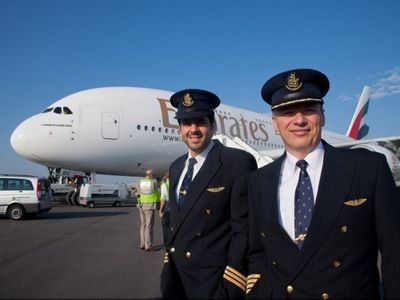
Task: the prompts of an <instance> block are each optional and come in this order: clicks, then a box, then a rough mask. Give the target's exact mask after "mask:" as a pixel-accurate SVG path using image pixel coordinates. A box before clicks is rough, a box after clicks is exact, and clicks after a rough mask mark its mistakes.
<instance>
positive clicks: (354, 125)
mask: <svg viewBox="0 0 400 300" xmlns="http://www.w3.org/2000/svg"><path fill="white" fill-rule="evenodd" d="M369 94H370V88H369V87H368V86H364V89H363V91H362V93H361V96H360V99H359V100H358V104H357V108H356V110H355V112H354V115H353V119H352V120H351V123H350V125H349V128H348V129H347V133H346V135H347V136H348V137H350V138H353V139H356V140H360V139H362V138H363V137H365V136H366V135H367V134H368V131H369V126H368V125H367V124H366V116H367V113H368V106H369Z"/></svg>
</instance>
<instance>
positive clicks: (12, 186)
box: [7, 179, 21, 191]
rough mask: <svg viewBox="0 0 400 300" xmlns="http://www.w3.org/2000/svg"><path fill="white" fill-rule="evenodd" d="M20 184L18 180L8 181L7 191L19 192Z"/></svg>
mask: <svg viewBox="0 0 400 300" xmlns="http://www.w3.org/2000/svg"><path fill="white" fill-rule="evenodd" d="M20 186H21V184H20V180H18V179H8V187H7V190H9V191H16V190H20V189H21V188H20Z"/></svg>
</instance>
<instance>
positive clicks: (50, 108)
mask: <svg viewBox="0 0 400 300" xmlns="http://www.w3.org/2000/svg"><path fill="white" fill-rule="evenodd" d="M52 110H53V108H52V107H48V108H46V109H45V110H44V111H42V114H43V113H48V112H51V111H52Z"/></svg>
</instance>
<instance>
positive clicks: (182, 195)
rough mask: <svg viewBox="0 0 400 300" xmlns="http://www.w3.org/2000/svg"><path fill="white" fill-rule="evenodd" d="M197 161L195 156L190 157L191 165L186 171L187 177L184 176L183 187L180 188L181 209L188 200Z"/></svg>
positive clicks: (179, 206) (179, 201)
mask: <svg viewBox="0 0 400 300" xmlns="http://www.w3.org/2000/svg"><path fill="white" fill-rule="evenodd" d="M196 163H197V160H196V159H195V158H190V159H189V166H188V169H187V171H186V174H185V177H184V178H183V181H182V184H181V188H180V189H179V198H178V208H179V209H181V207H182V205H183V203H184V202H185V200H186V194H187V192H188V190H189V186H190V184H191V183H192V177H193V166H194V165H195V164H196Z"/></svg>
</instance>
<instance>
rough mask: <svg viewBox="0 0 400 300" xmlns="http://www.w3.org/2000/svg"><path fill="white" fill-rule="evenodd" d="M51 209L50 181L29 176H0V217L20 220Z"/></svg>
mask: <svg viewBox="0 0 400 300" xmlns="http://www.w3.org/2000/svg"><path fill="white" fill-rule="evenodd" d="M51 207H52V194H51V189H50V181H49V180H48V179H47V178H40V177H37V176H30V175H0V215H7V216H8V217H9V218H10V219H12V220H22V219H24V218H25V217H26V216H27V215H34V214H36V213H41V212H48V211H49V210H50V209H51Z"/></svg>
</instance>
